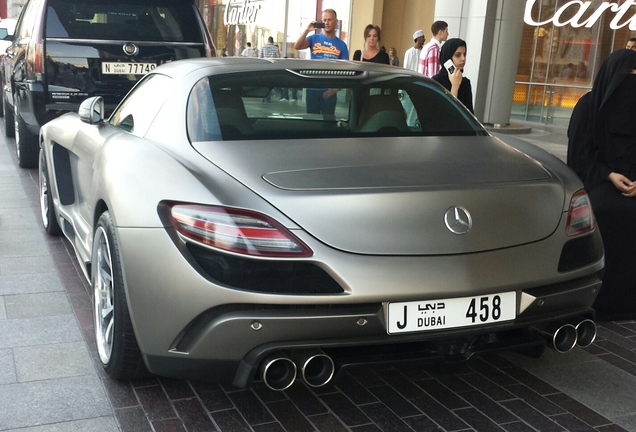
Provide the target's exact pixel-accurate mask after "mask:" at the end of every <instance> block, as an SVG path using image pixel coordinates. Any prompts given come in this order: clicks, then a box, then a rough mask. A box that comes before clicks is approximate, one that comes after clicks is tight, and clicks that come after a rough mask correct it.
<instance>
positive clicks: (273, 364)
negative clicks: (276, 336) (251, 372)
mask: <svg viewBox="0 0 636 432" xmlns="http://www.w3.org/2000/svg"><path fill="white" fill-rule="evenodd" d="M258 369H259V374H260V376H261V379H262V380H263V382H264V383H265V385H266V386H267V387H268V388H269V389H271V390H274V391H283V390H287V389H288V388H289V387H291V386H292V384H294V381H296V379H297V378H298V375H300V378H302V380H303V381H304V382H305V383H306V384H307V385H308V386H310V387H322V386H324V385H326V384H327V383H328V382H329V381H331V379H332V378H333V376H334V373H335V369H336V368H335V365H334V362H333V360H332V359H331V357H329V356H328V355H327V354H325V353H324V352H322V351H321V350H298V351H293V352H291V353H290V354H289V355H287V354H286V353H283V352H275V353H272V354H269V355H268V356H267V357H265V358H264V359H263V360H262V361H261V363H260V366H259V368H258Z"/></svg>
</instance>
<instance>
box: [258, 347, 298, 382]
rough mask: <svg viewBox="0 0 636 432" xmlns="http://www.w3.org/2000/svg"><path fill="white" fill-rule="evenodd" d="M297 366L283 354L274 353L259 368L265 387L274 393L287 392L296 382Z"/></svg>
mask: <svg viewBox="0 0 636 432" xmlns="http://www.w3.org/2000/svg"><path fill="white" fill-rule="evenodd" d="M296 371H297V368H296V364H295V363H294V362H293V361H292V360H291V359H290V358H289V357H288V356H286V355H285V354H283V353H273V354H270V355H268V356H267V357H265V358H264V359H263V361H262V362H261V365H260V367H259V372H260V375H261V378H262V379H263V382H264V383H265V385H266V386H267V387H268V388H269V389H271V390H274V391H283V390H287V389H288V388H289V387H291V385H292V384H293V383H294V381H295V380H296Z"/></svg>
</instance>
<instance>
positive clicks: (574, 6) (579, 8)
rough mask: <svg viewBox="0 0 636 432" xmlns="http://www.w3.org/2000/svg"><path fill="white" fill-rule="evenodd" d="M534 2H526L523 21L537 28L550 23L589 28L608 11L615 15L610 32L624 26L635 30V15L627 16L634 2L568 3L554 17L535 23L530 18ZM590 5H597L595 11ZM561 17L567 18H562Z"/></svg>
mask: <svg viewBox="0 0 636 432" xmlns="http://www.w3.org/2000/svg"><path fill="white" fill-rule="evenodd" d="M536 2H537V0H526V11H525V15H524V18H523V20H524V21H525V23H526V24H529V25H531V26H537V27H538V26H543V25H546V24H550V23H552V24H554V25H555V26H556V27H563V26H567V25H569V26H572V27H576V28H578V27H587V28H590V27H592V26H593V25H594V24H596V22H597V21H598V20H599V19H600V18H601V16H602V15H603V14H604V13H606V12H608V11H609V12H610V13H614V14H615V15H614V19H612V21H611V22H610V25H609V26H610V28H611V29H612V30H618V29H620V28H623V27H625V26H629V29H630V30H632V31H634V30H636V15H635V14H634V11H632V13H631V16H630V14H629V12H630V8H631V7H632V6H634V5H636V1H634V0H625V1H623V2H598V1H579V0H574V1H569V2H567V3H564V4H563V5H562V6H561V7H560V8H559V9H557V10H556V11H555V13H554V16H553V17H552V18H550V19H548V20H546V21H535V20H534V18H533V17H532V7H533V6H534V4H535V3H536ZM592 3H594V4H597V5H598V7H597V8H596V9H595V10H594V9H590V6H592ZM566 11H567V14H566ZM590 12H591V14H590ZM572 13H574V15H572ZM563 15H566V16H567V17H569V18H564V17H563Z"/></svg>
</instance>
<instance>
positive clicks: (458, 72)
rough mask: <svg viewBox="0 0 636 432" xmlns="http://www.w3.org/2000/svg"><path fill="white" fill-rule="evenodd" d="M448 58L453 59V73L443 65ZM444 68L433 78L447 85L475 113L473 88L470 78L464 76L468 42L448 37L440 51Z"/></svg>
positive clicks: (440, 59) (440, 58) (440, 60)
mask: <svg viewBox="0 0 636 432" xmlns="http://www.w3.org/2000/svg"><path fill="white" fill-rule="evenodd" d="M447 60H452V61H453V65H454V66H455V71H454V72H453V73H452V74H451V73H449V72H448V71H447V70H446V68H445V67H444V66H443V65H444V63H446V61H447ZM439 62H440V64H442V69H441V70H440V71H439V73H438V74H437V75H435V76H433V79H434V80H435V81H437V82H438V83H440V84H441V85H443V86H444V87H446V89H447V90H448V91H450V92H451V93H452V94H453V96H455V97H456V98H457V99H459V101H460V102H461V103H463V104H464V106H465V107H466V108H468V109H469V110H470V112H471V113H473V114H474V112H475V111H474V110H473V89H472V87H471V85H470V80H469V79H468V78H466V77H464V76H463V73H464V66H465V65H466V42H465V41H463V40H462V39H459V38H452V39H448V40H447V41H446V42H445V43H444V45H442V49H441V51H440V53H439Z"/></svg>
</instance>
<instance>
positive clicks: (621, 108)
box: [568, 49, 636, 320]
mask: <svg viewBox="0 0 636 432" xmlns="http://www.w3.org/2000/svg"><path fill="white" fill-rule="evenodd" d="M579 105H580V106H579ZM635 114H636V52H635V51H631V50H627V49H622V50H618V51H615V52H613V53H612V54H610V55H609V57H608V58H607V59H606V60H605V61H604V62H603V64H602V65H601V69H600V70H599V72H598V75H597V76H596V79H595V80H594V85H593V87H592V91H591V92H590V93H588V94H587V95H586V96H584V99H583V98H582V101H581V102H579V104H577V109H576V110H575V111H574V112H573V115H572V119H571V121H570V128H569V129H570V130H569V133H568V136H569V137H570V141H571V142H570V143H569V144H568V151H573V152H579V151H580V150H578V149H579V148H580V140H584V143H585V144H584V148H583V154H582V155H581V154H577V155H572V157H571V158H570V156H569V155H568V159H569V160H570V159H571V160H572V163H571V165H572V164H574V166H573V167H574V168H575V169H576V170H577V171H579V172H580V173H581V174H580V175H581V177H582V179H583V182H584V184H585V189H586V191H587V192H588V194H589V196H590V201H591V202H592V208H593V210H594V215H595V216H596V220H597V223H598V227H599V229H600V232H601V236H602V238H603V244H604V246H605V274H604V277H603V286H602V288H601V291H600V293H599V295H598V297H597V299H596V302H595V304H594V308H595V309H596V312H597V315H598V318H599V319H601V320H607V319H613V320H618V319H632V318H636V119H635ZM570 131H571V133H570ZM575 139H576V140H579V143H575V142H572V141H573V140H575ZM574 161H576V162H574Z"/></svg>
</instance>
